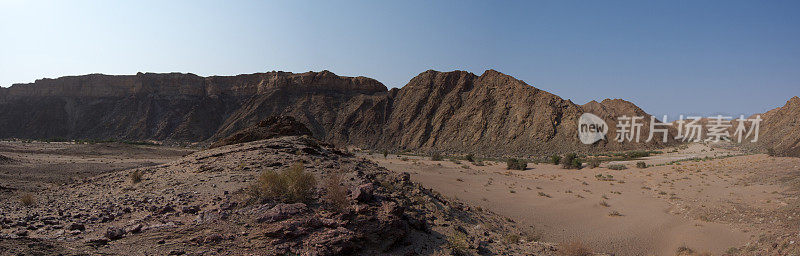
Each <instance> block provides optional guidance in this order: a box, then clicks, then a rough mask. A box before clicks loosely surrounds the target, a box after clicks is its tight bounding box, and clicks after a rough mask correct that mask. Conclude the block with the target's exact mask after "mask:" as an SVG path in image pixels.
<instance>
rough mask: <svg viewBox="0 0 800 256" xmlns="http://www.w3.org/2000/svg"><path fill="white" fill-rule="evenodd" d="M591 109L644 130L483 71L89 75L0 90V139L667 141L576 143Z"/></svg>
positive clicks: (401, 145) (513, 146) (502, 149)
mask: <svg viewBox="0 0 800 256" xmlns="http://www.w3.org/2000/svg"><path fill="white" fill-rule="evenodd" d="M593 102H594V103H593ZM591 111H599V113H600V114H601V115H602V116H603V119H604V120H606V122H608V123H609V124H613V123H615V122H616V117H617V116H619V115H622V114H628V115H633V114H637V115H644V116H646V117H647V118H646V119H647V120H644V122H645V124H647V123H649V115H647V113H645V112H644V111H643V110H641V109H640V108H638V107H637V106H636V105H635V104H633V103H630V102H627V101H624V100H609V99H606V100H603V101H602V102H596V101H592V102H590V103H587V104H585V105H577V104H575V103H573V102H572V101H570V100H565V99H563V98H561V97H559V96H557V95H555V94H552V93H550V92H547V91H544V90H541V89H538V88H536V87H533V86H530V85H528V84H527V83H525V82H524V81H522V80H519V79H516V78H514V77H512V76H510V75H506V74H503V73H501V72H499V71H496V70H493V69H490V70H486V71H485V72H483V73H482V74H481V75H476V74H473V73H471V72H467V71H460V70H456V71H450V72H440V71H435V70H427V71H424V72H422V73H420V74H419V75H417V76H415V77H414V78H412V79H411V80H410V81H409V83H408V84H406V85H405V86H403V87H402V88H392V89H388V88H387V87H386V86H385V85H383V84H382V83H380V82H379V81H377V80H375V79H371V78H367V77H363V76H359V77H345V76H338V75H336V74H334V73H332V72H330V71H327V70H324V71H321V72H306V73H290V72H281V71H272V72H266V73H254V74H242V75H236V76H209V77H201V76H197V75H194V74H191V73H166V74H156V73H137V74H136V75H123V76H114V75H102V74H90V75H85V76H69V77H62V78H57V79H40V80H36V82H34V83H30V84H15V85H13V86H11V87H9V88H2V89H0V121H3V122H2V123H0V137H3V138H12V137H18V138H54V137H62V138H67V139H81V138H117V139H128V140H164V141H188V142H198V141H215V140H218V139H220V138H224V137H226V136H229V135H231V134H233V133H235V132H237V131H239V130H241V129H243V128H245V127H249V126H252V125H253V124H256V123H257V122H259V121H261V120H264V119H265V118H268V117H270V116H281V115H284V116H292V117H294V118H295V119H296V120H298V121H299V122H301V123H303V124H305V125H306V126H308V128H309V130H310V131H311V132H312V134H313V135H314V136H315V137H318V138H320V139H322V140H324V141H327V142H331V143H334V144H339V145H352V146H357V147H362V148H373V149H389V150H413V151H443V152H453V153H467V152H469V153H481V152H482V153H484V154H488V155H527V154H546V153H564V152H572V151H582V152H583V151H585V152H591V151H608V150H629V149H643V148H658V147H662V146H664V145H667V144H671V143H674V141H668V142H667V143H644V142H642V143H627V144H626V143H618V142H616V141H614V140H613V138H614V135H615V134H616V131H614V130H610V131H609V134H608V135H609V136H608V138H610V139H609V140H607V141H601V142H599V143H596V144H595V145H583V144H581V143H580V142H579V141H578V140H577V135H576V134H577V118H578V117H579V116H580V114H582V113H584V112H591ZM647 128H648V127H647V125H644V127H643V130H642V133H643V134H644V136H643V137H644V138H643V139H645V138H646V135H647V133H646V131H648V129H647ZM671 137H672V136H670V138H671ZM498 145H501V146H498Z"/></svg>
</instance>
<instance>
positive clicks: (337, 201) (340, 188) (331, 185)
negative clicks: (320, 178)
mask: <svg viewBox="0 0 800 256" xmlns="http://www.w3.org/2000/svg"><path fill="white" fill-rule="evenodd" d="M325 192H326V193H325V199H326V200H327V201H328V203H329V204H330V206H331V207H332V208H333V209H335V210H337V211H339V212H342V211H344V210H345V209H347V207H348V206H350V201H349V200H348V199H347V187H345V186H344V185H342V175H341V174H339V173H333V174H331V175H330V176H328V179H327V180H326V182H325Z"/></svg>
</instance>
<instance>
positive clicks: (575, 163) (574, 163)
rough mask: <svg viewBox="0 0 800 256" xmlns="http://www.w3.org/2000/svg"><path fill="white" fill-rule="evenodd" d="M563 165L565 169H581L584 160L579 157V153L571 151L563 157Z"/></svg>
mask: <svg viewBox="0 0 800 256" xmlns="http://www.w3.org/2000/svg"><path fill="white" fill-rule="evenodd" d="M561 166H562V167H564V169H580V168H581V166H582V162H581V160H580V159H578V155H577V154H575V153H569V154H566V155H565V156H564V158H562V159H561Z"/></svg>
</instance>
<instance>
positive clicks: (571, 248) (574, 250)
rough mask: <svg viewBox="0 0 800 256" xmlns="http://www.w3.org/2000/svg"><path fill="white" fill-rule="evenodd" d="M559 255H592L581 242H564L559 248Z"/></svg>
mask: <svg viewBox="0 0 800 256" xmlns="http://www.w3.org/2000/svg"><path fill="white" fill-rule="evenodd" d="M559 252H561V255H564V256H589V255H593V253H592V251H590V250H589V249H588V248H586V246H584V245H583V244H581V243H566V244H562V245H561V249H560V250H559Z"/></svg>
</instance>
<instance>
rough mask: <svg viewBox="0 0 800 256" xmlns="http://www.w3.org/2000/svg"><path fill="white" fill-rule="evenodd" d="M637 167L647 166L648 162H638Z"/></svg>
mask: <svg viewBox="0 0 800 256" xmlns="http://www.w3.org/2000/svg"><path fill="white" fill-rule="evenodd" d="M636 168H639V169H644V168H647V163H645V162H642V161H639V162H636Z"/></svg>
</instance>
